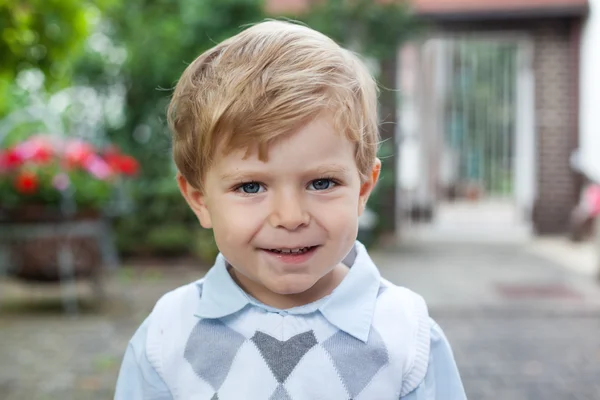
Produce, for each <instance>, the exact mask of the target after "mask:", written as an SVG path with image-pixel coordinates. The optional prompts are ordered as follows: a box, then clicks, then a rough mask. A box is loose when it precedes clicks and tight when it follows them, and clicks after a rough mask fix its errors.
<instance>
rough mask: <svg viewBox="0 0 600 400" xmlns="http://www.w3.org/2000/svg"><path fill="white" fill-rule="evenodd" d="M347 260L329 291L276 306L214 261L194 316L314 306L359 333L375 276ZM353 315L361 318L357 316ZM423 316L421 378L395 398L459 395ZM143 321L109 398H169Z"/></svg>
mask: <svg viewBox="0 0 600 400" xmlns="http://www.w3.org/2000/svg"><path fill="white" fill-rule="evenodd" d="M347 264H348V265H352V268H351V269H350V272H349V273H348V275H347V276H346V278H345V279H344V281H343V282H342V283H341V284H340V286H339V287H338V288H337V289H336V290H335V291H334V292H333V293H332V294H331V295H330V296H328V297H326V298H323V299H321V300H319V301H317V302H315V303H311V304H308V305H306V306H301V307H296V308H293V309H290V310H285V311H281V310H276V309H273V308H272V307H269V306H266V305H264V304H262V303H260V302H258V301H257V300H255V299H253V298H252V297H250V296H248V295H247V294H245V293H244V292H243V291H242V290H241V289H240V288H239V287H238V286H237V285H236V284H235V282H234V281H233V280H232V279H231V276H230V275H229V273H228V272H227V270H226V268H225V267H223V266H220V267H219V265H218V263H217V264H216V265H215V267H213V268H212V269H211V270H210V271H209V273H208V274H207V275H206V277H205V279H204V280H203V286H204V289H203V293H202V296H201V297H202V300H201V301H200V303H199V306H198V308H197V310H196V314H197V315H196V317H201V318H221V317H224V316H227V315H230V314H232V313H235V312H238V311H240V310H242V309H243V308H244V307H246V306H252V307H259V308H262V309H265V310H268V311H275V312H278V311H279V312H285V313H289V314H299V315H301V314H307V313H310V312H314V311H316V310H318V311H320V312H321V313H322V314H323V315H324V316H325V317H326V318H327V319H328V320H329V321H330V322H331V323H332V324H334V325H335V326H337V327H338V328H339V329H340V330H343V331H345V332H347V333H349V334H351V335H353V336H355V337H357V338H360V337H361V336H362V335H363V334H364V332H365V329H366V328H368V327H369V326H370V318H369V316H370V314H372V313H373V307H374V306H373V305H374V302H375V301H376V300H375V299H376V297H377V291H378V290H379V289H378V288H379V287H380V281H381V278H380V276H379V273H378V271H376V270H375V269H374V268H372V269H369V268H363V267H362V266H361V265H360V264H355V263H347ZM357 316H365V317H364V318H363V319H364V320H361V318H360V317H359V318H357ZM429 321H430V351H429V362H428V366H427V372H426V374H425V378H424V379H423V380H422V381H421V382H420V383H419V384H418V386H417V387H416V389H415V390H413V391H412V392H410V393H408V394H406V395H405V396H403V397H401V399H404V400H464V399H466V395H465V392H464V389H463V385H462V382H461V379H460V375H459V372H458V369H457V366H456V363H455V361H454V356H453V353H452V350H451V347H450V345H449V343H448V340H447V339H446V337H445V335H444V333H443V331H442V329H441V328H440V327H439V325H437V324H436V323H435V322H434V321H433V320H432V319H430V320H429ZM148 324H149V319H146V321H144V323H143V324H142V325H141V326H140V327H139V328H138V330H137V331H136V333H135V334H134V336H133V338H132V339H131V341H130V343H129V345H128V347H127V351H126V353H125V357H124V359H123V363H122V366H121V370H120V373H119V378H118V381H117V388H116V394H115V400H167V399H173V396H172V394H171V392H170V390H169V388H168V386H167V384H166V383H165V382H164V381H163V379H161V377H160V375H159V374H158V373H157V371H156V370H155V369H154V367H153V366H152V365H151V363H150V361H149V359H148V355H147V351H146V338H147V334H148ZM365 327H366V328H365ZM257 400H259V399H257Z"/></svg>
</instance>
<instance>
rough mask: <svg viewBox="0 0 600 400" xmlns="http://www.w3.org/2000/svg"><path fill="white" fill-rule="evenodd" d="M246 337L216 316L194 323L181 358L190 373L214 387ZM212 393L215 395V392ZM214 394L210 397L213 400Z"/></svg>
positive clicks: (229, 366) (228, 367) (220, 382)
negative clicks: (188, 366) (189, 367)
mask: <svg viewBox="0 0 600 400" xmlns="http://www.w3.org/2000/svg"><path fill="white" fill-rule="evenodd" d="M245 340H246V338H245V337H244V336H242V335H241V334H239V333H238V332H236V331H234V330H233V329H231V328H229V327H228V326H227V325H225V324H223V323H222V322H221V321H219V320H217V319H203V320H200V321H199V322H198V324H196V326H195V327H194V329H193V330H192V333H191V334H190V337H189V338H188V340H187V343H186V346H185V352H184V357H185V359H186V360H187V361H188V362H189V363H190V364H191V366H192V368H193V369H194V372H195V373H196V374H197V375H198V376H199V377H200V378H202V379H204V380H205V381H206V382H208V383H209V384H210V385H211V386H212V387H213V389H214V390H219V388H220V387H221V385H222V384H223V381H224V380H225V378H226V376H227V373H228V372H229V369H230V368H231V364H232V363H233V358H234V357H235V355H236V353H237V352H238V350H239V349H240V347H241V346H242V344H243V343H244V341H245ZM215 396H216V395H215ZM214 399H216V397H213V400H214Z"/></svg>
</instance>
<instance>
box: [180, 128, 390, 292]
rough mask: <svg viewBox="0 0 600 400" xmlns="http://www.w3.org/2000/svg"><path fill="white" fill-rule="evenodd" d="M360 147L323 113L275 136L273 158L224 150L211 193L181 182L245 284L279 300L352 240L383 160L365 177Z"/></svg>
mask: <svg viewBox="0 0 600 400" xmlns="http://www.w3.org/2000/svg"><path fill="white" fill-rule="evenodd" d="M354 151H355V145H354V144H352V143H351V142H350V141H349V140H348V139H346V137H345V136H344V135H342V134H338V133H336V132H335V131H334V129H333V125H332V124H331V122H330V118H329V117H327V116H323V117H320V118H318V119H315V120H314V121H313V122H311V123H309V124H307V125H305V126H304V127H302V128H301V129H299V130H298V131H297V132H295V133H293V134H292V135H290V136H289V137H286V138H284V139H282V140H280V141H278V142H276V143H274V144H273V145H272V146H271V147H270V148H269V154H268V161H267V162H263V161H261V160H259V159H258V155H257V154H251V155H250V156H249V157H247V158H246V159H244V155H245V151H234V152H229V153H228V154H226V155H224V156H221V157H218V158H217V160H215V163H214V164H213V166H212V167H211V168H210V170H209V171H207V173H206V176H205V180H204V192H203V193H200V192H199V191H196V190H194V189H193V188H191V187H190V186H189V185H188V184H187V183H186V181H185V180H184V179H183V178H180V179H179V183H180V187H181V189H182V192H183V194H184V196H185V197H186V200H187V201H188V203H189V204H190V206H191V207H192V209H193V210H194V212H195V213H196V215H197V216H198V218H199V220H200V223H201V224H202V226H204V227H205V228H213V231H214V234H215V240H216V243H217V245H218V247H219V250H220V251H221V253H222V254H223V255H224V256H225V258H226V259H227V260H228V261H229V263H231V265H232V266H233V268H234V269H235V271H236V277H237V278H238V280H239V281H240V283H241V284H242V286H244V287H245V288H246V290H248V291H249V292H250V294H252V295H254V296H255V297H257V298H259V299H261V298H269V299H271V302H272V303H273V302H275V303H277V301H276V300H277V297H278V296H279V297H285V296H290V295H298V294H302V293H304V292H307V291H309V290H310V289H311V288H313V287H314V286H315V284H316V283H317V282H319V281H320V280H322V279H323V278H325V277H327V276H328V275H329V274H331V273H332V271H333V270H334V269H335V268H336V267H338V266H339V264H340V262H341V260H343V258H344V257H345V256H346V255H347V254H348V252H349V251H350V249H351V248H352V246H353V244H354V241H355V239H356V235H357V232H358V217H359V215H360V214H361V213H362V212H363V210H364V208H365V204H366V201H367V198H368V196H369V194H370V193H371V190H372V189H373V187H374V185H375V182H376V181H377V178H378V175H379V168H380V163H379V161H377V164H376V165H375V166H374V167H373V171H372V173H371V174H370V179H369V180H368V181H367V182H361V179H360V176H359V171H358V169H357V166H356V161H355V155H354ZM290 251H292V253H291V254H290ZM325 280H326V279H325ZM317 286H320V285H317ZM313 290H314V289H313ZM324 294H326V293H324ZM324 294H323V295H324ZM318 297H319V295H318V294H317V298H318ZM273 300H275V301H273ZM284 303H285V302H284Z"/></svg>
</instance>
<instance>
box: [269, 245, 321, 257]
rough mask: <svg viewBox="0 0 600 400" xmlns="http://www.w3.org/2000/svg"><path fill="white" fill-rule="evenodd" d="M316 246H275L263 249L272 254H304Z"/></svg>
mask: <svg viewBox="0 0 600 400" xmlns="http://www.w3.org/2000/svg"><path fill="white" fill-rule="evenodd" d="M316 248H317V246H307V247H298V248H276V249H263V250H265V251H268V252H270V253H274V254H284V255H288V254H289V255H299V254H305V253H308V252H309V251H312V250H314V249H316Z"/></svg>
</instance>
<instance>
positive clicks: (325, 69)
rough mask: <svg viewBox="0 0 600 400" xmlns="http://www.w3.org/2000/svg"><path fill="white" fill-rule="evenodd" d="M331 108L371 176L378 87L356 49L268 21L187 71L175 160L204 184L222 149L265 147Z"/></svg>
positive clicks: (262, 151)
mask: <svg viewBox="0 0 600 400" xmlns="http://www.w3.org/2000/svg"><path fill="white" fill-rule="evenodd" d="M323 112H332V113H333V115H334V118H335V121H334V122H335V127H336V129H337V130H339V131H340V132H341V133H343V134H345V135H346V136H347V137H348V139H350V140H351V141H352V142H353V143H355V144H356V163H357V167H358V170H359V172H360V174H361V178H362V179H366V178H367V176H368V175H369V172H370V170H371V168H372V167H373V165H374V163H375V160H376V153H377V145H378V141H379V140H378V139H379V136H378V121H377V86H376V83H375V81H374V79H373V77H372V76H371V74H370V73H369V72H368V70H367V68H366V66H365V65H364V64H363V63H362V62H361V61H360V59H359V58H358V57H357V56H356V55H355V54H353V53H352V52H350V51H348V50H346V49H343V48H342V47H340V46H339V45H337V44H336V43H335V42H334V41H333V40H331V39H330V38H328V37H327V36H325V35H323V34H321V33H319V32H316V31H314V30H312V29H310V28H308V27H305V26H302V25H297V24H293V23H289V22H282V21H266V22H262V23H259V24H256V25H253V26H252V27H250V28H248V29H246V30H244V31H242V32H240V33H239V34H237V35H235V36H233V37H231V38H229V39H227V40H225V41H223V42H221V43H220V44H218V45H217V46H215V47H213V48H211V49H210V50H207V51H206V52H204V53H203V54H201V55H200V56H199V57H198V58H196V60H194V61H193V62H192V63H191V64H190V65H189V66H188V67H187V68H186V70H185V71H184V72H183V74H182V76H181V78H180V80H179V82H178V83H177V86H176V88H175V92H174V94H173V97H172V99H171V103H170V105H169V110H168V122H169V126H170V128H171V131H172V133H173V158H174V161H175V163H176V165H177V168H178V170H179V172H180V173H181V174H182V175H183V177H184V178H185V179H186V180H187V181H188V182H189V183H190V184H191V185H192V186H194V187H196V188H198V189H201V188H202V180H203V178H204V174H205V173H206V171H207V170H208V168H210V166H211V164H212V162H213V160H214V157H215V155H216V154H218V153H217V152H218V151H228V150H236V149H246V150H247V151H250V149H257V150H258V153H259V157H260V159H261V160H263V161H264V160H266V159H267V148H268V146H269V144H271V143H272V142H273V141H275V140H276V139H277V138H280V137H281V136H282V135H286V134H289V133H291V132H293V131H294V130H296V129H298V128H300V127H301V126H302V125H303V124H305V123H307V122H308V121H310V120H311V119H313V118H315V117H317V116H318V115H320V114H321V113H323Z"/></svg>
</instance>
